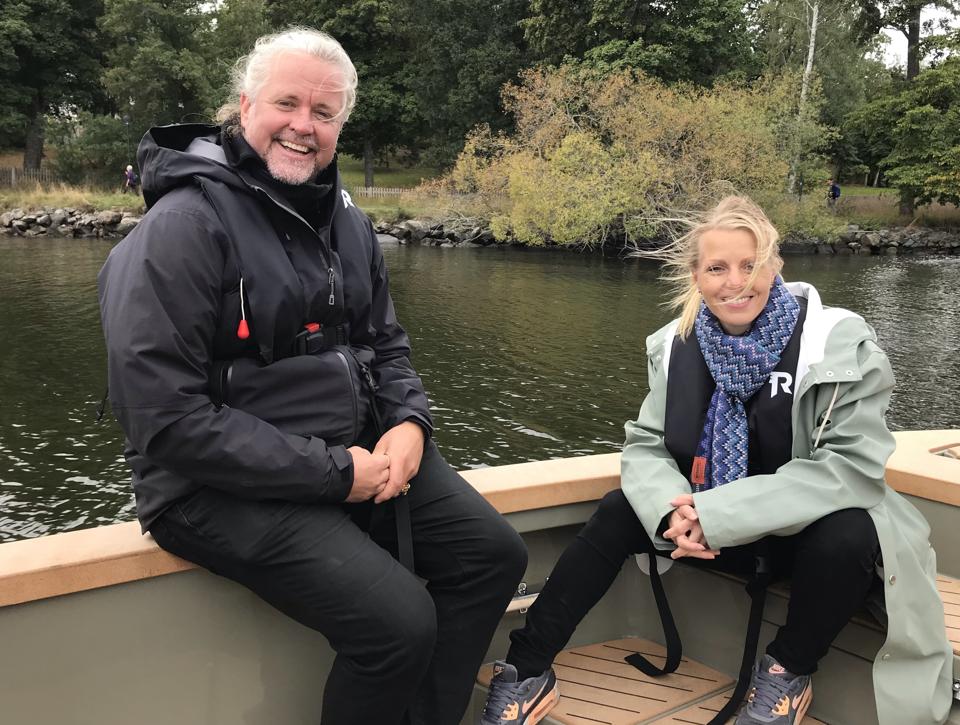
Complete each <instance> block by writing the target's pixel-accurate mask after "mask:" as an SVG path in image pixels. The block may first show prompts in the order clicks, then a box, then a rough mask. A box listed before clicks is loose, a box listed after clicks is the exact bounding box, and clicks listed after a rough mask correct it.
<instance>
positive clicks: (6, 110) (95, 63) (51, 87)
mask: <svg viewBox="0 0 960 725" xmlns="http://www.w3.org/2000/svg"><path fill="white" fill-rule="evenodd" d="M101 11H102V4H101V2H100V0H19V1H17V0H3V1H2V2H0V92H2V93H3V97H4V104H3V109H2V110H0V137H3V136H5V137H6V138H7V139H15V140H17V141H19V140H21V139H22V140H23V143H24V156H23V165H24V168H27V169H37V168H39V167H40V161H41V159H42V158H43V146H44V127H45V119H46V116H47V115H52V116H58V115H62V114H64V113H71V112H73V111H75V110H76V109H77V108H89V107H91V106H93V105H95V104H96V103H97V101H102V96H101V94H100V93H99V80H100V72H101V68H100V51H99V49H100V47H101V43H100V41H99V38H98V34H97V27H96V19H97V17H98V16H99V15H100V13H101Z"/></svg>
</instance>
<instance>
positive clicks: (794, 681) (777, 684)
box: [736, 655, 813, 725]
mask: <svg viewBox="0 0 960 725" xmlns="http://www.w3.org/2000/svg"><path fill="white" fill-rule="evenodd" d="M748 693H749V694H748V695H747V704H746V706H745V707H744V708H743V709H742V710H741V711H740V715H739V716H738V717H737V722H736V725H800V723H801V722H802V721H803V716H804V715H806V714H807V708H809V707H810V702H811V701H812V700H813V685H812V684H811V682H810V675H794V674H792V673H790V672H787V670H785V669H784V667H783V665H781V664H780V663H779V662H777V661H776V660H775V659H774V658H773V657H771V656H770V655H764V656H763V658H762V659H761V660H760V662H759V663H757V666H756V667H755V668H754V670H753V677H752V678H751V680H750V690H749V691H748Z"/></svg>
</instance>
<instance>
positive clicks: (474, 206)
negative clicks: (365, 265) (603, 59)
mask: <svg viewBox="0 0 960 725" xmlns="http://www.w3.org/2000/svg"><path fill="white" fill-rule="evenodd" d="M340 167H341V174H342V176H343V178H344V183H345V185H346V186H347V187H348V189H349V190H350V193H351V194H352V196H353V200H354V202H355V203H356V204H357V205H358V206H359V207H360V208H361V209H363V210H364V211H365V212H366V213H367V215H368V216H369V217H370V218H371V220H372V221H373V222H374V225H375V227H376V229H377V232H378V234H381V235H386V236H384V237H382V241H383V242H384V243H388V244H389V243H398V244H416V245H423V246H441V247H487V246H502V245H512V246H522V247H547V248H566V249H572V250H575V251H585V250H589V249H595V250H599V251H601V252H602V253H604V254H611V253H614V254H618V253H628V252H629V251H631V250H632V249H642V248H649V247H651V246H657V245H658V244H660V243H662V242H663V241H665V240H666V235H665V233H664V232H663V231H662V230H661V231H659V232H656V231H654V230H652V229H642V228H641V230H640V231H641V234H639V235H634V236H632V237H631V236H630V235H629V234H628V233H626V225H624V224H623V223H620V224H613V225H610V226H609V227H608V228H607V229H606V230H605V232H604V235H605V236H604V238H603V239H601V240H600V241H599V242H597V241H596V240H594V241H592V242H591V241H589V240H588V241H586V242H583V243H577V242H568V243H558V242H556V241H555V240H552V239H549V238H547V239H544V238H543V237H542V236H536V235H535V236H533V237H532V238H529V237H528V238H527V239H518V238H517V237H516V235H514V234H513V233H512V230H511V229H510V228H509V227H508V226H507V227H505V226H504V225H503V224H500V225H497V224H496V223H494V220H496V219H497V218H498V217H499V218H500V219H503V218H506V217H508V216H509V214H510V212H511V209H512V207H513V206H515V201H514V200H512V199H511V198H510V196H509V195H508V194H507V193H505V192H500V193H492V194H491V193H484V192H483V191H478V190H472V191H460V190H458V188H457V184H456V183H451V178H452V177H455V174H456V170H455V171H454V172H453V173H451V174H449V175H446V176H444V175H441V173H440V172H439V170H437V169H434V168H430V167H424V166H419V167H404V166H402V165H394V166H392V167H382V168H380V167H378V168H377V177H378V179H379V180H381V181H383V183H384V184H385V185H390V186H385V187H374V188H372V189H367V188H365V187H363V186H362V184H363V169H362V162H361V161H360V160H358V159H354V158H351V157H349V156H342V157H341V159H340ZM724 186H725V185H721V187H724ZM722 190H723V188H721V189H720V191H722ZM823 191H824V190H823V189H822V188H821V185H819V184H817V185H816V186H815V188H814V189H808V190H807V193H805V194H802V195H797V194H794V195H788V194H785V193H781V194H771V193H764V192H758V193H755V194H754V196H755V198H757V200H758V201H759V202H760V203H761V204H762V205H763V206H764V208H765V209H766V210H767V211H768V213H769V214H770V216H771V218H772V220H773V221H774V224H775V225H776V226H777V228H778V229H779V230H780V232H781V235H782V238H783V247H784V251H785V252H788V253H814V254H868V253H872V254H903V253H927V254H957V253H960V209H958V208H957V207H955V206H953V205H950V204H936V203H933V204H930V205H927V206H923V207H919V208H918V209H917V210H916V211H915V212H914V214H913V215H911V216H902V215H901V214H900V209H899V203H898V202H899V196H898V193H897V190H896V189H890V188H882V187H881V188H877V187H869V186H857V185H844V186H843V194H842V196H841V199H840V201H839V203H838V204H837V206H836V209H835V210H831V209H829V208H828V207H827V205H826V200H825V196H824V194H823V193H822V192H823ZM568 203H569V204H570V206H571V211H572V212H574V213H575V212H576V211H577V204H576V202H575V200H568ZM584 203H585V204H586V205H587V206H589V200H585V202H584ZM144 211H145V207H144V204H143V199H142V197H140V196H139V195H133V194H123V193H120V192H119V191H116V190H112V191H111V190H102V189H96V188H92V187H83V186H74V185H69V184H63V183H57V184H47V185H41V184H34V185H32V186H31V185H21V186H18V187H12V188H9V187H8V188H3V189H0V235H4V236H23V237H43V236H59V237H76V238H90V237H101V238H106V239H119V238H122V237H123V236H124V235H125V234H127V233H128V232H129V231H130V230H131V229H133V228H134V227H135V226H136V223H137V222H138V221H139V219H140V217H141V216H142V215H143V213H144ZM542 213H543V214H544V215H545V216H548V215H549V210H546V209H545V210H543V212H542ZM498 226H499V228H498ZM644 232H646V235H644V234H643V233H644ZM650 232H653V233H650Z"/></svg>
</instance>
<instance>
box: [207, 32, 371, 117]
mask: <svg viewBox="0 0 960 725" xmlns="http://www.w3.org/2000/svg"><path fill="white" fill-rule="evenodd" d="M287 53H305V54H307V55H312V56H313V57H314V58H318V59H320V60H324V61H326V62H328V63H332V64H333V65H334V66H336V67H337V68H338V69H339V70H340V74H341V75H342V76H343V88H342V89H340V90H342V92H343V108H342V109H341V110H340V114H339V115H340V116H341V119H342V120H341V123H346V122H347V119H348V118H349V117H350V112H351V111H352V110H353V106H354V104H355V103H356V101H357V69H356V68H354V66H353V61H351V60H350V56H348V55H347V51H345V50H344V49H343V46H342V45H340V43H338V42H337V41H336V40H335V39H334V38H333V37H332V36H330V35H327V34H326V33H322V32H320V31H319V30H313V29H312V28H300V27H291V28H287V29H286V30H284V31H282V32H280V33H273V34H272V35H264V36H263V37H262V38H259V39H258V40H257V42H256V43H255V44H254V46H253V50H252V51H251V52H250V53H249V54H248V55H245V56H243V57H242V58H240V59H239V60H238V61H237V62H236V64H235V65H234V67H233V72H232V73H231V81H232V85H231V100H229V101H228V102H227V103H225V104H224V105H223V106H221V107H220V110H218V111H217V120H218V121H219V122H220V123H223V124H226V125H231V126H238V124H239V119H240V95H241V94H244V95H246V96H247V97H248V98H250V99H251V100H254V99H256V97H257V94H258V93H259V92H260V89H261V88H263V84H264V83H266V82H267V78H268V77H269V75H270V70H271V68H272V67H273V64H274V62H275V61H276V59H277V58H278V57H280V56H281V55H284V54H287Z"/></svg>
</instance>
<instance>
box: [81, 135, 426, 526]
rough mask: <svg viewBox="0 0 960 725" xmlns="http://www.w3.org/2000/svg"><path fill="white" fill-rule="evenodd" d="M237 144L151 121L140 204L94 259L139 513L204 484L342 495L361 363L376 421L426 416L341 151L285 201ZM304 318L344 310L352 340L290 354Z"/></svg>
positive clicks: (324, 322) (334, 320) (340, 318)
mask: <svg viewBox="0 0 960 725" xmlns="http://www.w3.org/2000/svg"><path fill="white" fill-rule="evenodd" d="M238 146H239V147H242V148H243V149H246V152H247V153H246V154H244V153H242V152H241V153H239V154H238V153H237V152H236V148H237V147H238ZM249 151H250V149H249V147H248V146H246V145H245V142H243V141H242V139H234V140H230V139H229V138H226V137H224V136H222V134H221V133H220V130H219V129H218V128H217V127H213V126H205V125H179V126H167V127H163V128H156V129H153V130H151V131H150V132H149V133H148V134H147V135H146V136H145V137H144V140H143V142H142V143H141V146H140V150H139V162H140V168H141V169H143V191H144V197H145V198H146V200H147V204H148V206H149V207H150V208H149V211H148V213H147V214H146V216H145V217H144V218H143V220H142V221H141V222H140V224H138V225H137V227H136V228H135V229H134V230H133V231H132V232H131V233H130V234H129V235H128V236H127V237H126V238H125V239H124V240H123V241H122V242H121V243H120V244H118V245H117V246H116V247H115V248H114V249H113V251H112V252H111V254H110V256H109V258H108V259H107V262H106V264H105V265H104V267H103V269H102V270H101V272H100V276H99V280H98V281H99V289H100V309H101V319H102V323H103V330H104V334H105V337H106V343H107V357H108V382H109V388H110V400H111V403H112V406H113V410H114V413H115V414H116V416H117V419H118V420H119V421H120V425H121V427H122V428H123V430H124V432H125V433H126V436H127V448H126V457H127V460H128V462H129V463H130V466H131V468H132V470H133V487H134V492H135V494H136V499H137V513H138V516H139V518H140V522H141V524H142V526H143V528H144V530H146V529H148V528H149V527H150V525H151V523H152V522H153V521H154V520H155V519H156V517H157V516H159V515H160V514H161V513H162V512H163V511H164V510H165V509H166V508H167V507H168V506H169V505H170V504H171V503H173V502H174V501H176V500H178V499H180V498H183V497H185V496H187V495H189V494H191V493H192V492H193V491H195V490H197V489H198V487H199V486H211V487H215V488H218V489H221V490H223V491H226V492H229V493H231V494H234V495H236V496H241V497H244V498H251V499H284V500H289V501H299V502H339V501H343V500H344V499H345V498H346V496H347V494H348V493H349V491H350V488H351V485H352V482H353V465H352V459H351V457H350V454H349V453H348V452H347V451H346V446H348V445H351V444H353V443H355V442H356V440H357V437H358V436H359V433H360V431H361V430H362V429H363V428H364V426H365V424H366V423H367V422H368V413H369V406H370V398H369V395H366V394H365V391H364V388H363V385H362V382H361V377H360V372H359V371H360V365H361V364H366V365H368V366H369V368H370V369H371V370H372V372H373V377H374V379H375V380H376V383H377V384H378V386H379V392H378V395H377V401H378V407H379V410H380V413H381V415H382V417H383V424H384V427H385V428H387V429H389V428H390V427H392V426H394V425H397V424H398V423H400V422H402V421H404V420H413V421H415V422H417V423H418V424H419V425H420V426H421V427H423V428H424V431H425V433H426V434H428V435H429V434H430V433H431V431H432V422H431V419H430V414H429V409H428V403H427V397H426V394H425V392H424V389H423V385H422V383H421V381H420V378H419V377H418V376H417V374H416V372H415V371H414V369H413V367H412V366H411V364H410V359H409V356H410V346H409V340H408V338H407V335H406V333H405V332H404V331H403V329H402V328H401V327H400V325H399V323H398V322H397V318H396V315H395V313H394V308H393V302H392V300H391V299H390V294H389V290H388V285H387V272H386V267H385V265H384V260H383V255H382V253H381V250H380V247H379V245H378V243H377V240H376V235H375V234H374V231H373V228H372V226H371V224H370V221H369V220H368V219H367V217H366V215H364V214H363V213H362V212H361V211H360V210H359V209H357V208H356V206H354V205H353V202H352V201H351V200H350V197H349V195H348V194H347V193H346V192H344V191H343V189H342V187H341V183H340V177H339V173H338V172H337V170H336V164H335V163H334V164H332V165H331V166H330V167H329V168H328V169H327V170H326V171H325V172H323V174H321V176H320V178H319V179H317V184H310V185H307V186H306V187H304V188H301V189H299V190H298V191H297V192H296V195H297V196H299V198H297V199H295V203H291V201H290V200H289V198H288V197H289V196H290V194H289V193H287V192H291V193H292V192H293V190H292V189H291V188H290V187H284V186H283V185H282V184H277V183H274V184H271V183H270V181H269V177H266V178H265V176H266V175H265V174H263V173H257V172H258V171H261V172H262V168H260V169H258V168H257V164H258V163H260V162H259V159H256V158H254V160H253V161H252V162H251V161H250V158H249V157H250V156H251V154H250V153H249ZM301 212H302V213H301ZM305 217H306V218H305ZM307 218H309V219H310V222H309V223H308V221H307ZM241 279H242V292H243V293H242V303H241ZM241 306H242V310H241ZM241 317H244V318H245V319H246V321H247V323H248V326H249V331H250V336H249V338H247V339H241V337H240V336H239V335H238V326H239V325H240V321H241ZM310 323H317V324H319V325H321V326H323V327H325V328H327V330H332V329H334V328H336V327H338V326H339V328H340V330H341V331H342V335H343V337H345V342H346V343H347V344H345V345H342V346H337V347H333V348H332V349H327V350H326V351H324V352H322V353H320V354H313V355H297V354H296V347H295V341H296V336H297V334H298V333H300V332H301V331H303V330H304V329H305V326H306V325H308V324H310ZM343 341H344V340H343V339H342V340H341V342H343Z"/></svg>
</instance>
